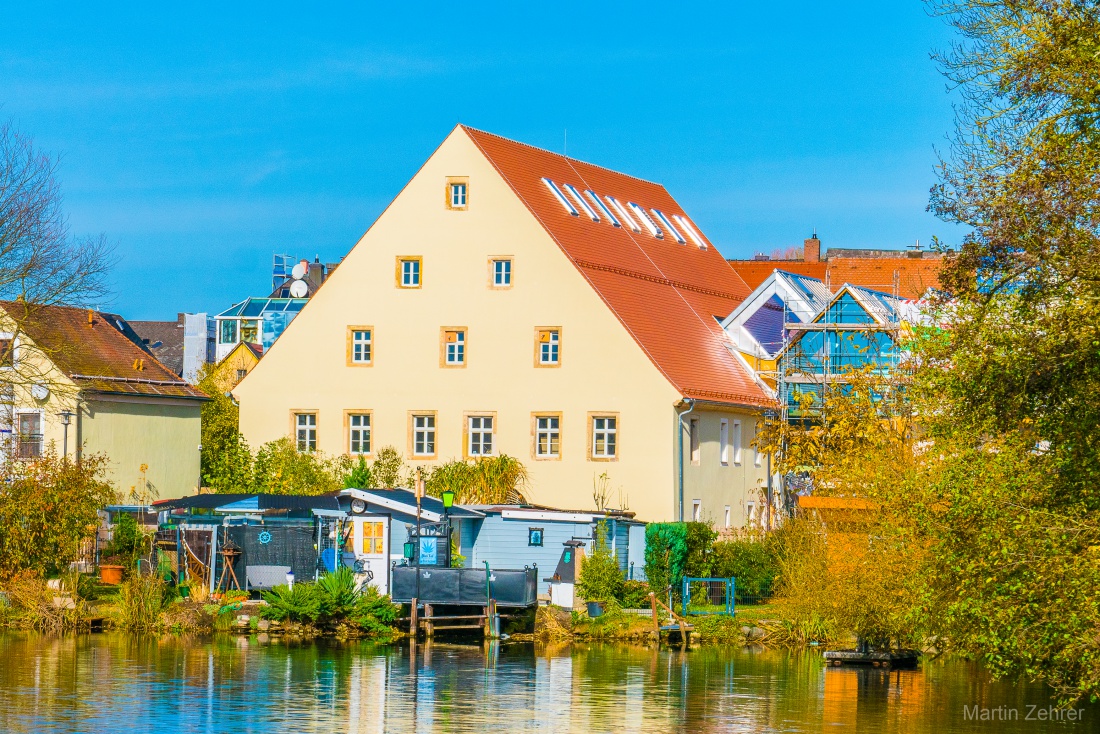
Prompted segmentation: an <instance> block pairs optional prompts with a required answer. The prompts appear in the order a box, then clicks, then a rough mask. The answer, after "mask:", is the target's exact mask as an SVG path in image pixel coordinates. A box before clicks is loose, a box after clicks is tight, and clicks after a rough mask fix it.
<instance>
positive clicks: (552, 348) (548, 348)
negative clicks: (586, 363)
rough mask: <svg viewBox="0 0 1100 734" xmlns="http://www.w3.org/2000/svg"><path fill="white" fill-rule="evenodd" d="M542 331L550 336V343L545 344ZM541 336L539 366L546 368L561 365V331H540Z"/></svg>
mask: <svg viewBox="0 0 1100 734" xmlns="http://www.w3.org/2000/svg"><path fill="white" fill-rule="evenodd" d="M542 331H545V332H547V333H548V334H550V341H547V342H544V341H542V340H541V332H542ZM539 336H540V339H539V364H540V365H546V366H549V365H556V364H560V363H561V331H560V330H558V329H542V330H540V335H539ZM550 357H552V359H550Z"/></svg>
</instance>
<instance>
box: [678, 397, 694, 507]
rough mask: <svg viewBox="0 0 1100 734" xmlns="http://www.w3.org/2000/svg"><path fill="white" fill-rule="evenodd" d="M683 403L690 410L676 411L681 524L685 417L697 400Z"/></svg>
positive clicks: (691, 399)
mask: <svg viewBox="0 0 1100 734" xmlns="http://www.w3.org/2000/svg"><path fill="white" fill-rule="evenodd" d="M683 402H684V403H687V404H688V409H687V410H677V411H676V438H677V441H678V443H679V454H680V466H679V470H680V478H679V483H680V487H679V503H680V507H679V511H678V513H677V514H678V515H679V518H680V522H683V521H684V416H685V415H687V414H688V413H690V412H691V411H693V410H695V398H684V399H683Z"/></svg>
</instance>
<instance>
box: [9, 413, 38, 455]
mask: <svg viewBox="0 0 1100 734" xmlns="http://www.w3.org/2000/svg"><path fill="white" fill-rule="evenodd" d="M16 430H17V434H16V445H15V455H16V457H17V458H20V459H37V458H38V457H40V456H42V448H43V444H44V437H43V435H42V413H40V412H38V411H35V412H32V413H17V414H16Z"/></svg>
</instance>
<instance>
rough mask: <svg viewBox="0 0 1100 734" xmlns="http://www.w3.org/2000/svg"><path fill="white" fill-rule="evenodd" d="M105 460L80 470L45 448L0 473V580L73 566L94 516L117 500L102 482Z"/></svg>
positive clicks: (95, 458)
mask: <svg viewBox="0 0 1100 734" xmlns="http://www.w3.org/2000/svg"><path fill="white" fill-rule="evenodd" d="M106 473H107V458H106V457H105V456H102V455H98V454H96V455H87V456H84V457H83V458H82V460H81V462H80V463H79V464H77V463H75V462H72V461H70V460H68V459H67V458H62V457H59V456H58V455H57V452H56V451H55V450H54V447H53V446H52V445H51V446H48V447H47V448H46V451H45V452H44V453H43V455H42V456H41V457H39V458H37V459H34V460H33V461H29V462H14V461H9V462H5V463H4V464H3V465H2V468H0V580H4V579H9V578H11V577H12V576H14V575H15V574H17V573H20V572H22V571H34V572H37V573H39V574H41V575H43V576H56V575H58V574H60V573H62V572H63V571H65V570H67V569H68V567H69V564H70V563H72V562H73V561H75V560H77V558H78V557H79V555H80V550H81V546H82V545H83V544H84V543H85V542H87V541H88V540H89V539H90V538H92V537H94V536H95V532H96V528H97V527H98V526H99V515H98V514H97V513H98V511H99V510H100V509H102V508H103V507H104V506H106V505H109V504H112V503H113V502H116V501H117V499H118V495H117V493H116V492H115V490H114V489H113V488H112V487H111V485H110V484H109V483H108V482H107V481H106Z"/></svg>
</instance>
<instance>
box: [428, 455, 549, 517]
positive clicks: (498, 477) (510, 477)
mask: <svg viewBox="0 0 1100 734" xmlns="http://www.w3.org/2000/svg"><path fill="white" fill-rule="evenodd" d="M527 481H528V475H527V467H525V466H524V465H523V462H521V461H520V460H519V459H516V458H515V457H512V456H508V455H506V454H501V455H500V456H492V457H482V458H479V459H475V460H473V461H461V460H458V459H454V460H452V461H448V462H447V463H445V464H443V465H441V466H439V467H437V468H436V469H434V470H432V471H431V473H430V474H428V476H427V477H426V478H425V481H424V486H425V490H426V491H427V493H428V494H429V495H431V496H433V497H439V496H441V495H442V494H443V491H444V490H447V489H449V490H451V491H453V492H454V493H455V502H459V503H462V504H481V505H491V504H506V503H514V502H521V501H523V491H524V489H526V487H527Z"/></svg>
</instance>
